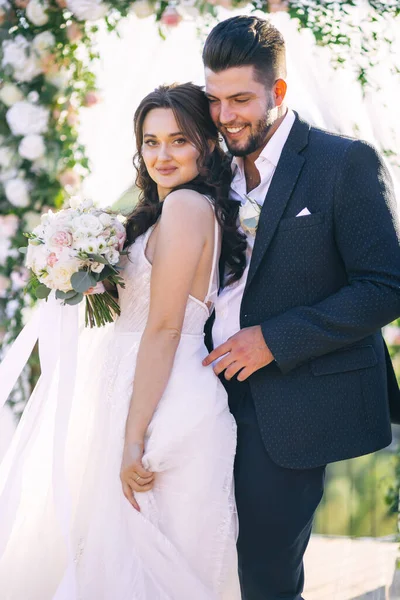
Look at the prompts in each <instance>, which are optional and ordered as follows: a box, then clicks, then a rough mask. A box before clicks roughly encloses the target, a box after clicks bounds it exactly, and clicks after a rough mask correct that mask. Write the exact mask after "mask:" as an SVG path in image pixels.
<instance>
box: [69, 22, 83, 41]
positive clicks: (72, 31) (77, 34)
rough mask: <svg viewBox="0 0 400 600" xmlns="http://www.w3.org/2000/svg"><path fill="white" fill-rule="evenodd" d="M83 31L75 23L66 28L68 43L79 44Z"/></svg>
mask: <svg viewBox="0 0 400 600" xmlns="http://www.w3.org/2000/svg"><path fill="white" fill-rule="evenodd" d="M82 36H83V31H82V28H81V27H79V25H78V24H77V23H71V25H68V27H67V37H68V39H69V41H70V42H79V41H80V40H81V39H82Z"/></svg>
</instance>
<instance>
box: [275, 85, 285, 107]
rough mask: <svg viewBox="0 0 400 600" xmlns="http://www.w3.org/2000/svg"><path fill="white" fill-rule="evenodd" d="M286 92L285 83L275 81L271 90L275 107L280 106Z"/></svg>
mask: <svg viewBox="0 0 400 600" xmlns="http://www.w3.org/2000/svg"><path fill="white" fill-rule="evenodd" d="M286 90H287V83H286V81H285V80H284V79H277V80H276V81H275V83H274V87H273V88H272V91H273V94H274V98H275V106H278V107H279V106H281V105H282V104H283V102H284V100H285V96H286Z"/></svg>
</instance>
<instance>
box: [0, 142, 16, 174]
mask: <svg viewBox="0 0 400 600" xmlns="http://www.w3.org/2000/svg"><path fill="white" fill-rule="evenodd" d="M13 159H14V152H13V151H12V150H11V148H7V147H6V146H3V147H1V146H0V168H1V169H4V170H6V169H10V167H11V166H12V164H13V162H14V161H13Z"/></svg>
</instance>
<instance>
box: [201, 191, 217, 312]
mask: <svg viewBox="0 0 400 600" xmlns="http://www.w3.org/2000/svg"><path fill="white" fill-rule="evenodd" d="M204 198H206V200H208V202H209V203H210V204H211V207H212V209H213V211H214V250H213V258H212V266H211V273H210V282H209V284H208V290H207V295H206V297H205V300H204V303H205V304H207V302H212V303H213V304H214V302H215V298H216V297H217V295H218V290H219V271H218V257H219V224H218V221H217V217H216V216H215V206H214V204H213V202H212V200H211V198H210V197H209V196H206V195H204Z"/></svg>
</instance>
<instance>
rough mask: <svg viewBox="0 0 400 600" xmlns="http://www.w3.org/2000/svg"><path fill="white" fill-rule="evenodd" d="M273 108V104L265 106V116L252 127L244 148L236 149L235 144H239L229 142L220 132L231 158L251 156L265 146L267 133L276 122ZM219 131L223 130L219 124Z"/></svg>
mask: <svg viewBox="0 0 400 600" xmlns="http://www.w3.org/2000/svg"><path fill="white" fill-rule="evenodd" d="M273 108H274V104H273V103H271V104H270V105H269V106H267V111H266V116H265V117H264V118H263V119H260V120H259V121H257V123H256V124H255V126H254V132H253V133H251V135H250V137H249V138H248V140H247V142H246V144H245V145H244V146H239V147H237V146H236V143H238V144H240V142H233V143H232V142H230V141H229V140H228V139H227V138H226V137H225V136H224V134H223V133H222V132H221V133H222V137H223V138H224V140H225V144H226V147H227V148H228V151H229V153H230V154H232V155H233V156H248V155H249V154H252V153H253V152H256V150H259V149H260V148H263V146H265V144H266V139H267V136H268V133H269V131H270V129H271V127H272V125H273V124H274V123H275V120H276V115H275V114H274V113H275V111H274V110H273ZM221 129H223V127H222V125H221V123H220V124H219V130H220V131H221Z"/></svg>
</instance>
